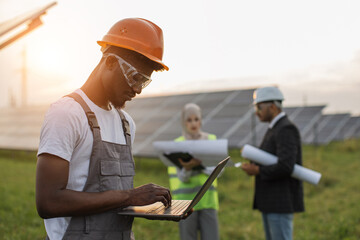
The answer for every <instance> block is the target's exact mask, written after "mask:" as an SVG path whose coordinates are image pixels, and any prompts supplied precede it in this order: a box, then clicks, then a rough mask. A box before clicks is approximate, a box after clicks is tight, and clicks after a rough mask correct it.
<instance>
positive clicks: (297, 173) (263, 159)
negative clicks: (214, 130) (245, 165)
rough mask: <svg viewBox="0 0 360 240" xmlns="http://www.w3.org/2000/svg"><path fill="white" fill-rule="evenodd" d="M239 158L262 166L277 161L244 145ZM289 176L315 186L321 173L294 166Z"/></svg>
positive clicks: (268, 154)
mask: <svg viewBox="0 0 360 240" xmlns="http://www.w3.org/2000/svg"><path fill="white" fill-rule="evenodd" d="M241 156H242V157H243V158H246V159H249V160H251V161H253V162H256V163H258V164H261V165H264V166H266V165H271V164H275V163H277V161H278V158H277V157H276V156H275V155H273V154H270V153H268V152H265V151H263V150H261V149H258V148H256V147H253V146H251V145H248V144H245V146H244V147H243V149H242V151H241ZM291 176H292V177H293V178H296V179H299V180H302V181H306V182H309V183H311V184H314V185H316V184H318V183H319V181H320V178H321V173H318V172H316V171H313V170H311V169H308V168H304V167H303V166H300V165H298V164H295V167H294V170H293V172H292V174H291Z"/></svg>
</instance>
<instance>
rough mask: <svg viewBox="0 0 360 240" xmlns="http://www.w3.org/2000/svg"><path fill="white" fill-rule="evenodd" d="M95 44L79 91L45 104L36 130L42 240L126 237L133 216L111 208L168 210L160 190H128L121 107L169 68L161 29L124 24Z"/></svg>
mask: <svg viewBox="0 0 360 240" xmlns="http://www.w3.org/2000/svg"><path fill="white" fill-rule="evenodd" d="M98 44H99V45H100V46H101V50H102V52H103V56H102V58H101V60H100V62H99V64H98V65H97V66H96V67H95V69H94V70H93V72H92V73H91V74H90V76H89V78H88V79H87V81H86V82H85V84H84V85H83V86H82V87H81V88H79V89H77V90H75V91H74V92H73V93H71V94H69V95H67V96H65V97H62V98H61V99H59V100H58V101H56V102H55V103H53V104H52V105H51V106H50V108H49V110H48V112H47V113H46V116H45V119H44V123H43V126H42V129H41V135H40V144H39V150H38V162H37V176H36V205H37V210H38V213H39V215H40V216H41V217H42V218H44V219H45V220H44V221H45V228H46V232H47V239H51V240H53V239H133V238H134V236H133V233H132V231H131V229H132V223H133V218H132V217H127V216H120V215H118V214H117V213H116V211H115V209H118V208H123V207H126V206H141V205H147V204H152V203H155V202H162V203H163V204H164V205H165V206H168V205H170V204H171V195H170V191H169V190H168V189H166V188H164V187H161V186H158V185H156V184H151V183H150V184H146V185H143V186H140V187H137V188H134V187H133V177H134V174H135V170H134V160H133V157H132V153H131V149H132V148H131V146H132V144H133V142H134V135H135V124H134V121H133V119H132V118H131V117H130V115H128V114H127V113H126V112H125V111H124V110H122V109H121V108H123V107H124V105H125V102H126V101H131V99H132V98H134V97H135V96H136V95H137V94H140V93H141V91H142V89H143V88H145V87H146V86H147V85H148V84H149V83H150V82H151V74H152V73H153V72H154V71H162V70H164V69H165V70H168V69H169V68H168V67H167V66H166V65H165V64H164V63H163V62H162V57H163V51H164V43H163V34H162V30H161V29H160V28H159V27H158V26H157V25H155V24H154V23H152V22H150V21H148V20H145V19H141V18H127V19H123V20H121V21H118V22H117V23H115V25H114V26H112V27H111V29H110V30H109V32H108V33H107V34H106V35H105V36H104V37H103V39H102V40H101V41H98Z"/></svg>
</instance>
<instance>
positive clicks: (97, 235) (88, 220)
mask: <svg viewBox="0 0 360 240" xmlns="http://www.w3.org/2000/svg"><path fill="white" fill-rule="evenodd" d="M68 96H69V97H72V98H74V99H75V100H76V101H77V102H78V103H79V104H80V105H81V107H82V108H83V109H84V111H85V113H86V116H87V118H88V121H89V125H90V128H91V130H92V132H93V136H94V143H93V148H92V153H91V158H90V165H89V175H88V178H87V181H86V183H85V186H84V190H83V191H84V192H103V191H108V190H127V189H131V188H133V177H134V175H135V170H134V160H133V157H132V154H131V138H130V128H129V123H128V121H127V120H126V118H125V116H124V115H123V113H122V112H121V111H119V110H118V113H119V115H120V118H121V121H122V126H123V130H124V135H125V139H126V144H125V145H122V144H116V143H110V142H105V141H102V140H101V134H100V127H99V125H98V122H97V120H96V117H95V114H94V113H93V112H92V111H91V110H90V108H89V106H88V105H87V104H86V103H85V101H84V100H83V99H82V98H81V96H80V95H78V94H76V93H71V94H70V95H68ZM116 212H117V210H116V209H114V210H111V211H107V212H104V213H100V214H95V215H89V216H82V217H72V218H71V221H70V224H69V226H68V228H67V230H66V232H65V235H64V238H63V239H64V240H70V239H71V240H73V239H82V240H85V239H119V240H120V239H121V240H122V239H124V240H128V239H132V238H133V234H132V232H131V227H132V223H133V220H134V218H133V217H127V216H119V215H118V214H116Z"/></svg>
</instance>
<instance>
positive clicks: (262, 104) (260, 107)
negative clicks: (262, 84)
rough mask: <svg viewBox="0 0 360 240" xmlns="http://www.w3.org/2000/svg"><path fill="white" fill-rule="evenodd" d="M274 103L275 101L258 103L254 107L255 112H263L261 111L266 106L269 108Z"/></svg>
mask: <svg viewBox="0 0 360 240" xmlns="http://www.w3.org/2000/svg"><path fill="white" fill-rule="evenodd" d="M272 103H274V102H273V101H269V102H261V103H257V104H256V105H255V106H254V107H255V112H261V110H263V109H264V107H265V106H269V105H270V104H272Z"/></svg>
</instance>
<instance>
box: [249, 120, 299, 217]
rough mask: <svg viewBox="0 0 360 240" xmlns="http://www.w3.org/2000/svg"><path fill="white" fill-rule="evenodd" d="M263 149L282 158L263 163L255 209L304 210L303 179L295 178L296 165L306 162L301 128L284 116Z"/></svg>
mask: <svg viewBox="0 0 360 240" xmlns="http://www.w3.org/2000/svg"><path fill="white" fill-rule="evenodd" d="M260 149H262V150H264V151H266V152H269V153H271V154H274V155H276V156H277V157H278V163H277V164H273V165H269V166H260V174H259V175H257V176H256V180H255V198H254V206H253V207H254V209H259V210H260V211H261V212H265V213H293V212H303V211H304V194H303V185H302V182H301V181H299V180H297V179H295V178H292V177H291V173H292V171H293V169H294V165H295V163H296V164H299V165H302V157H301V139H300V134H299V131H298V129H297V127H296V126H295V125H294V124H293V123H292V122H290V121H289V119H288V118H287V116H285V117H282V118H281V119H280V120H279V121H278V122H277V123H276V124H275V125H274V126H273V128H271V129H268V131H267V132H266V134H265V136H264V139H263V141H262V143H261V145H260Z"/></svg>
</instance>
